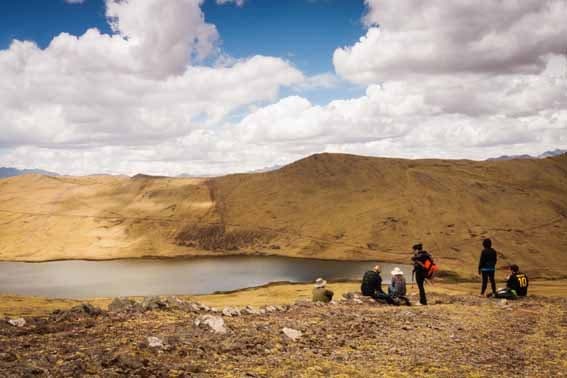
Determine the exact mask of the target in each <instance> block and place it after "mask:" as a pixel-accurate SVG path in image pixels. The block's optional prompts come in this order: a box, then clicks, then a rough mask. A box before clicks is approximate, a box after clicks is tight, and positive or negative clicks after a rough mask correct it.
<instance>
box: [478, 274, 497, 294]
mask: <svg viewBox="0 0 567 378" xmlns="http://www.w3.org/2000/svg"><path fill="white" fill-rule="evenodd" d="M481 273H482V287H481V289H480V294H481V295H484V292H485V291H486V285H487V284H488V280H489V279H490V287H491V288H492V294H496V282H494V271H493V270H492V271H484V270H483V271H482V272H481Z"/></svg>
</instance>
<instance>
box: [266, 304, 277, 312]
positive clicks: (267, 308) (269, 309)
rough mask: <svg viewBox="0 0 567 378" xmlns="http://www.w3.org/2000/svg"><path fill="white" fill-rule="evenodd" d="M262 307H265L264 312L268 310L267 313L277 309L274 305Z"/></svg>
mask: <svg viewBox="0 0 567 378" xmlns="http://www.w3.org/2000/svg"><path fill="white" fill-rule="evenodd" d="M264 309H265V310H266V312H268V313H269V312H276V311H277V309H276V307H275V306H266V307H264Z"/></svg>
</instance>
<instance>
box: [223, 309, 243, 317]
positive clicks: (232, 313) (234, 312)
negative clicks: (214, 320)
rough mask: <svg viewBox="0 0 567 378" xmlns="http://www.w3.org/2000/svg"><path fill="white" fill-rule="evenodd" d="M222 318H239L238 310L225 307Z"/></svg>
mask: <svg viewBox="0 0 567 378" xmlns="http://www.w3.org/2000/svg"><path fill="white" fill-rule="evenodd" d="M222 314H223V315H224V316H240V315H241V314H240V310H239V309H237V308H236V307H225V308H223V310H222Z"/></svg>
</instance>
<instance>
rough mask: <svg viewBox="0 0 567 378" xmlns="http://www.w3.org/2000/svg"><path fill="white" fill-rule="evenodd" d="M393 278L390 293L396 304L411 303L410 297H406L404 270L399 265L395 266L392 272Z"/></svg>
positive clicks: (389, 287)
mask: <svg viewBox="0 0 567 378" xmlns="http://www.w3.org/2000/svg"><path fill="white" fill-rule="evenodd" d="M391 274H392V280H391V282H390V286H388V295H389V296H390V297H391V298H392V300H393V301H394V304H395V305H399V304H400V303H402V302H403V303H404V304H405V305H406V306H409V305H410V301H409V299H408V298H407V297H406V279H405V277H404V272H402V270H401V269H400V268H398V267H395V268H394V270H392V272H391Z"/></svg>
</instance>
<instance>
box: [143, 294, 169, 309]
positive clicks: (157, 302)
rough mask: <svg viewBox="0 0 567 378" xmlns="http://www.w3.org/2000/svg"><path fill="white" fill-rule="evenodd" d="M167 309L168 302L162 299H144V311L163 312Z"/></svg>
mask: <svg viewBox="0 0 567 378" xmlns="http://www.w3.org/2000/svg"><path fill="white" fill-rule="evenodd" d="M167 307H168V305H167V302H165V301H162V300H161V298H160V297H144V300H143V301H142V308H143V309H144V311H152V310H163V309H166V308H167Z"/></svg>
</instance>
